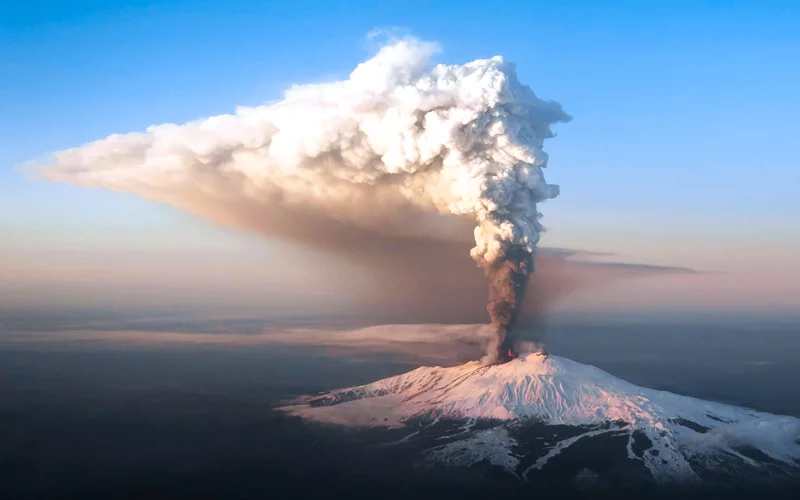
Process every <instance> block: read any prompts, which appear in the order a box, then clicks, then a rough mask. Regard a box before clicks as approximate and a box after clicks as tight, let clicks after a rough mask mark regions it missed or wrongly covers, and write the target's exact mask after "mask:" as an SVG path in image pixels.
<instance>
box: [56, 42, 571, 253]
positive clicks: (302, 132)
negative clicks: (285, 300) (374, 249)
mask: <svg viewBox="0 0 800 500" xmlns="http://www.w3.org/2000/svg"><path fill="white" fill-rule="evenodd" d="M437 50H438V49H437V46H436V45H435V44H431V43H424V42H421V41H418V40H416V39H413V38H407V39H403V40H400V41H395V42H394V43H392V44H390V45H387V46H384V47H383V48H382V49H381V50H380V51H379V52H378V53H377V55H376V56H375V57H373V58H372V59H370V60H368V61H366V62H364V63H362V64H360V65H359V66H358V67H357V68H356V69H355V70H354V71H353V72H352V73H351V75H350V78H349V79H348V80H344V81H339V82H334V83H327V84H318V85H303V86H296V87H293V88H291V89H290V90H288V91H287V92H286V94H285V97H284V99H283V100H282V101H280V102H277V103H274V104H269V105H264V106H259V107H255V108H239V109H238V110H237V111H236V114H233V115H221V116H213V117H210V118H207V119H204V120H198V121H194V122H190V123H186V124H184V125H174V124H165V125H155V126H151V127H149V128H148V129H147V130H146V132H145V133H131V134H124V135H118V134H115V135H112V136H110V137H108V138H106V139H103V140H100V141H96V142H93V143H90V144H87V145H85V146H82V147H79V148H75V149H70V150H67V151H62V152H59V153H56V154H55V155H54V156H55V159H54V161H53V162H52V163H51V164H49V165H46V168H45V170H44V171H45V175H46V176H47V178H49V179H50V180H54V181H63V182H70V183H75V184H81V185H86V186H102V187H107V188H111V189H117V190H122V191H130V192H134V193H138V194H140V195H143V196H145V197H148V198H154V199H158V200H160V201H166V202H170V203H175V204H177V205H180V206H185V205H187V201H186V199H187V198H192V197H193V192H195V194H197V195H198V196H202V197H203V198H205V199H208V197H211V198H214V197H216V196H218V197H219V198H220V199H219V202H220V203H221V204H224V203H225V198H228V197H230V196H231V195H232V192H234V194H235V195H238V196H240V197H243V198H252V199H255V200H257V201H258V202H259V203H262V204H265V205H271V204H275V205H280V206H283V207H284V208H285V209H288V210H292V209H296V210H302V211H309V210H313V211H318V210H324V211H325V213H326V214H327V216H329V217H332V218H337V219H340V220H347V221H349V222H354V223H356V224H359V225H362V226H365V227H370V228H372V229H377V230H386V231H397V232H404V231H405V232H408V233H414V232H415V229H414V228H408V227H397V225H396V224H395V225H392V224H387V227H380V225H381V224H382V223H383V222H384V220H383V219H386V218H390V217H391V216H392V213H393V211H395V210H408V208H409V204H410V206H411V207H412V208H418V209H421V210H422V211H438V212H439V213H449V214H466V215H471V216H474V217H475V219H476V221H477V225H476V228H475V248H474V249H473V251H472V255H473V257H474V258H475V259H476V260H478V261H479V262H481V263H483V262H488V263H491V262H494V261H495V260H497V259H498V258H499V257H501V256H502V252H503V248H504V246H505V244H506V243H508V242H513V243H515V244H519V245H522V246H523V247H525V248H526V249H528V250H529V251H533V250H534V248H535V245H536V243H537V241H538V239H539V231H540V224H539V222H538V215H539V214H538V213H537V211H536V203H537V202H539V201H542V200H545V199H547V198H552V197H554V196H556V195H557V194H558V187H557V186H553V185H548V184H547V183H546V182H545V179H544V176H543V175H542V169H541V167H544V166H545V165H546V164H547V155H546V154H545V152H544V151H543V150H542V143H543V141H544V139H546V138H548V137H552V133H551V131H550V125H551V124H552V123H554V122H558V121H567V120H569V116H568V115H566V114H565V113H564V112H563V111H562V109H561V106H559V105H558V104H556V103H554V102H550V101H542V100H540V99H538V98H537V97H536V96H535V95H534V93H533V92H532V91H531V89H530V88H529V87H527V86H525V85H522V84H521V83H520V82H519V81H518V79H517V77H516V74H515V70H514V65H513V64H511V63H508V62H505V61H503V59H502V58H501V57H493V58H491V59H482V60H476V61H473V62H470V63H467V64H464V65H437V66H434V67H432V68H431V67H430V64H429V61H430V58H431V56H432V55H433V54H434V53H435V52H436V51H437ZM365 207H370V208H371V209H365ZM218 209H219V210H222V211H224V207H219V208H218ZM376 226H378V227H376Z"/></svg>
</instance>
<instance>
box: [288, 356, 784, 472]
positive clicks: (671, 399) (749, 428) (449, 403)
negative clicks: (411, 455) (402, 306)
mask: <svg viewBox="0 0 800 500" xmlns="http://www.w3.org/2000/svg"><path fill="white" fill-rule="evenodd" d="M283 410H285V411H287V412H289V413H290V414H292V415H296V416H299V417H302V418H304V419H308V420H312V421H317V422H325V423H332V424H340V425H347V426H385V427H390V428H397V427H405V428H408V429H409V430H410V431H411V430H413V433H410V434H408V435H407V436H406V439H413V437H414V435H415V434H418V433H420V432H422V430H424V429H425V428H427V427H430V426H433V425H435V424H436V423H438V422H440V421H463V424H461V425H460V426H459V428H458V430H457V432H455V433H454V434H450V435H448V436H440V437H439V438H437V440H439V441H438V443H439V444H437V445H435V446H432V447H429V448H428V449H427V450H426V454H425V459H424V460H425V461H427V462H433V463H444V464H451V465H465V466H468V465H471V464H473V463H477V462H481V461H484V460H488V461H489V462H490V463H492V464H494V465H500V466H502V467H504V468H505V469H507V470H508V471H509V472H512V473H513V474H515V475H516V476H517V477H519V478H520V479H523V480H525V479H528V478H529V477H528V476H529V475H530V474H532V473H533V472H535V471H537V470H541V469H542V468H543V467H545V466H546V465H547V463H548V462H549V461H551V459H552V458H553V457H556V456H558V455H559V454H561V453H563V452H565V451H566V450H568V449H569V448H570V447H571V446H573V445H575V444H576V443H579V442H581V441H582V440H586V439H592V438H596V437H598V436H604V435H606V436H616V437H619V436H626V437H627V444H626V450H627V456H628V459H630V460H631V461H634V462H638V463H639V464H643V465H644V466H646V468H647V470H648V471H649V473H650V474H651V475H652V478H653V479H655V480H656V481H657V482H658V483H660V484H664V483H673V482H696V481H700V480H702V479H705V478H708V477H709V476H713V477H715V478H719V477H720V473H721V474H722V475H723V476H724V475H728V476H741V475H742V471H743V470H745V469H747V470H748V471H750V472H755V474H751V475H754V476H757V477H759V478H762V479H764V478H767V479H768V480H773V479H780V478H784V479H785V478H793V477H797V475H798V474H800V420H799V419H797V418H794V417H788V416H778V415H772V414H768V413H763V412H758V411H754V410H750V409H746V408H741V407H736V406H730V405H726V404H721V403H715V402H710V401H703V400H700V399H695V398H691V397H686V396H680V395H677V394H672V393H670V392H665V391H658V390H653V389H647V388H643V387H639V386H636V385H634V384H631V383H629V382H626V381H624V380H621V379H619V378H617V377H614V376H613V375H610V374H608V373H606V372H604V371H602V370H600V369H598V368H595V367H593V366H589V365H584V364H580V363H576V362H574V361H570V360H569V359H565V358H561V357H558V356H552V355H547V356H545V355H542V354H538V353H534V354H529V355H527V356H522V357H520V358H518V359H516V360H513V361H511V362H508V363H504V364H499V365H490V366H482V365H481V364H480V363H478V362H471V363H467V364H464V365H461V366H456V367H452V368H442V367H421V368H417V369H416V370H413V371H411V372H408V373H406V374H403V375H398V376H396V377H390V378H387V379H384V380H379V381H377V382H373V383H371V384H367V385H364V386H359V387H351V388H346V389H341V390H336V391H332V392H329V393H324V394H319V395H314V396H305V397H302V398H299V399H297V400H295V401H293V402H292V403H291V404H290V405H289V406H286V407H284V408H283ZM479 422H483V423H484V425H476V423H479ZM486 422H489V423H490V424H489V425H486ZM492 423H493V424H492ZM527 425H538V426H540V427H541V426H542V425H544V426H553V427H551V428H553V429H555V428H558V429H564V426H568V427H569V428H570V429H572V431H571V432H569V433H568V436H562V437H563V438H559V439H555V440H550V441H548V442H547V443H546V444H545V446H543V447H540V448H539V450H538V452H537V453H536V456H535V457H530V456H525V455H526V452H525V451H523V450H526V449H530V448H526V447H525V446H524V443H521V442H520V433H519V432H518V429H520V428H521V427H524V426H527ZM549 435H550V436H552V435H553V434H552V433H549ZM537 439H542V438H537ZM442 440H444V441H445V442H444V444H441V442H442Z"/></svg>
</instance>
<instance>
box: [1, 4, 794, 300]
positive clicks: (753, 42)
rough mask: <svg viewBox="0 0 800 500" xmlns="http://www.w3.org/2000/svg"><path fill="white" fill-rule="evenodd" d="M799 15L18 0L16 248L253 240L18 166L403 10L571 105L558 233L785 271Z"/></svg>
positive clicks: (284, 71)
mask: <svg viewBox="0 0 800 500" xmlns="http://www.w3.org/2000/svg"><path fill="white" fill-rule="evenodd" d="M123 4H124V6H123ZM799 25H800V3H798V2H795V1H777V0H775V1H763V2H756V1H748V2H744V1H739V2H737V1H673V2H648V1H614V2H611V1H605V2H604V1H559V2H556V1H547V2H545V1H524V2H523V1H519V2H517V1H509V2H502V3H501V4H499V5H495V3H494V2H476V1H459V2H455V1H454V2H449V1H440V2H421V1H404V2H357V1H351V2H337V1H329V2H322V1H320V2H313V1H308V2H273V1H260V2H244V1H235V0H232V1H192V2H189V1H166V2H153V1H151V2H144V1H134V2H100V1H74V2H41V1H38V2H37V1H34V2H6V3H5V4H4V5H3V6H2V7H0V110H2V114H3V120H1V121H0V234H2V233H5V234H6V235H7V236H6V237H5V238H0V239H2V240H5V246H6V249H5V250H6V252H7V253H8V252H12V253H13V252H23V251H29V250H30V249H32V248H34V249H36V250H37V251H41V252H44V253H47V252H48V251H52V252H56V251H58V250H59V249H60V248H62V247H63V246H65V245H66V246H70V245H71V246H72V247H74V248H82V247H83V246H85V247H87V248H88V247H91V248H92V251H95V252H97V251H102V249H104V248H116V247H119V246H124V247H125V248H127V249H131V248H133V249H136V250H138V251H141V252H144V251H146V250H148V249H152V248H153V247H154V246H155V247H158V248H162V247H164V246H167V247H169V248H170V249H172V250H175V249H182V250H186V251H189V250H188V249H191V248H194V249H196V248H206V247H208V246H209V245H210V246H211V247H213V248H216V249H218V247H225V248H228V247H230V248H234V247H235V248H241V247H243V246H247V245H250V244H251V243H252V242H251V240H250V239H248V238H245V237H243V236H240V235H236V234H232V233H231V232H230V231H222V230H220V229H216V228H212V227H210V226H208V225H207V224H205V223H202V222H200V221H197V220H195V219H193V218H192V217H190V216H188V215H184V214H180V213H178V212H176V211H174V210H172V209H169V208H167V207H164V206H160V205H153V204H149V203H147V202H145V201H142V200H139V199H137V198H135V197H133V196H131V195H127V194H121V193H114V192H105V191H100V190H86V189H81V188H77V187H73V186H67V185H49V184H44V183H33V182H30V181H28V180H26V179H25V178H24V176H22V175H20V173H19V171H18V169H17V166H19V165H20V164H22V163H24V162H26V161H30V160H36V159H40V158H42V157H43V156H45V155H47V154H48V153H51V152H54V151H57V150H61V149H65V148H69V147H74V146H78V145H81V144H83V143H86V142H90V141H93V140H95V139H98V138H102V137H105V136H107V135H109V134H112V133H115V132H117V133H123V132H129V131H136V130H142V129H144V128H145V127H147V126H148V125H151V124H157V123H164V122H178V123H180V122H184V121H187V120H191V119H194V118H199V117H203V116H208V115H212V114H220V113H227V112H231V111H232V110H233V109H234V108H235V107H236V106H237V105H255V104H259V103H262V102H265V101H269V100H274V99H278V98H280V96H281V93H282V91H283V90H284V89H286V88H288V87H289V86H290V85H292V84H295V83H309V82H315V81H324V80H332V79H338V78H343V77H346V76H347V75H348V74H349V72H350V71H351V70H352V69H353V68H354V67H355V66H356V65H357V64H358V63H359V62H360V61H362V60H364V59H365V58H367V57H368V56H369V55H370V54H371V52H370V51H371V50H372V48H371V47H370V44H369V42H368V41H367V38H366V34H367V33H368V32H370V31H371V30H373V29H375V28H391V27H402V28H405V29H408V30H410V32H411V33H413V34H415V35H416V36H419V37H420V38H423V39H426V40H433V41H437V42H439V43H440V44H441V46H442V47H443V49H444V50H443V52H442V54H441V55H440V56H439V60H441V61H442V62H453V63H460V62H466V61H469V60H472V59H475V58H479V57H490V56H493V55H496V54H501V55H503V56H504V57H506V58H507V59H508V60H511V61H514V62H515V63H517V65H518V74H519V77H520V80H522V81H523V82H525V83H527V84H529V85H530V86H531V87H532V88H533V89H534V90H535V91H536V92H537V94H539V95H540V96H542V97H546V98H552V99H555V100H557V101H559V102H561V103H562V105H563V106H564V108H565V109H566V111H567V112H569V113H570V114H572V115H573V117H574V120H573V122H571V123H569V124H567V125H563V126H559V127H558V130H557V131H558V132H559V137H558V138H556V139H555V140H553V141H551V143H550V144H549V145H548V146H547V149H548V152H549V153H550V157H551V164H550V165H551V166H550V168H549V171H548V180H549V181H551V182H555V183H558V184H560V185H561V187H562V195H561V197H560V198H559V199H557V200H555V201H552V202H549V203H548V204H546V205H544V206H543V207H542V211H543V212H545V219H544V221H545V224H546V225H547V226H548V227H549V228H550V232H549V233H548V234H547V235H546V236H545V237H544V240H543V243H544V244H547V245H553V246H571V247H580V248H586V249H593V250H606V251H612V252H615V253H617V254H618V255H619V256H620V258H624V259H626V260H633V261H639V262H649V263H653V264H667V265H689V266H692V267H696V268H700V269H703V270H711V271H724V272H739V271H741V269H742V268H743V267H747V266H750V264H751V263H752V261H753V260H758V261H759V262H761V261H765V260H766V261H769V262H768V263H771V265H772V266H773V267H769V266H767V267H769V269H771V271H769V272H774V273H777V274H776V276H778V277H780V275H784V276H785V275H786V272H787V269H790V270H791V269H795V268H797V267H798V266H795V264H797V259H796V258H795V257H793V256H794V255H795V253H794V252H795V251H796V250H798V249H799V248H800V231H799V230H797V229H796V226H797V221H798V220H800V197H798V192H799V190H798V181H800V174H798V167H800V141H798V139H797V134H798V126H797V120H798V117H800V96H798V92H797V89H798V88H800V66H798V64H797V54H798V53H800V30H798V29H797V26H799ZM153 234H168V235H172V238H166V239H158V238H156V240H157V241H158V244H157V245H156V244H154V243H153V241H154V240H153V237H152V235H153ZM120 241H124V243H120ZM220 241H223V243H219V242H220ZM210 242H211V243H210ZM224 242H227V243H224ZM2 245H3V243H2V242H0V252H2V251H3V250H4V249H3V246H2ZM226 245H227V246H226ZM109 251H110V250H109ZM754 254H757V255H759V258H758V259H753V258H752V256H753V255H754ZM759 265H762V264H759ZM0 266H1V264H0ZM762 267H763V266H762ZM773 268H774V269H773ZM753 269H754V271H753V272H754V273H755V272H759V273H760V274H761V275H763V274H764V272H766V271H763V270H761V271H759V270H760V269H761V268H758V266H756V267H755V268H753ZM765 269H766V268H765ZM0 271H2V269H0ZM762 271H763V272H762ZM765 283H766V284H761V285H759V286H762V287H769V286H770V285H769V283H773V284H774V281H769V280H767V281H765ZM784 293H795V290H794V289H792V290H790V291H789V292H784ZM797 293H798V297H800V292H797Z"/></svg>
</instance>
